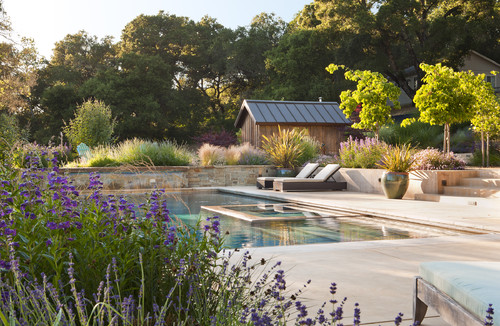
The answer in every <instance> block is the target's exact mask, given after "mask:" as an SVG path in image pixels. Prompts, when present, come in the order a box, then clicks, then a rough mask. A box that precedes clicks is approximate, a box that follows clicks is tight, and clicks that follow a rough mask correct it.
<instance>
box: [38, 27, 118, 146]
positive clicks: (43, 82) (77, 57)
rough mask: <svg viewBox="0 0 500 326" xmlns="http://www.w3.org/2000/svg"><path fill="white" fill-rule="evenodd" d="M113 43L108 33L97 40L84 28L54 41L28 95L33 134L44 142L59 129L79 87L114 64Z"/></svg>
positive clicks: (73, 105)
mask: <svg viewBox="0 0 500 326" xmlns="http://www.w3.org/2000/svg"><path fill="white" fill-rule="evenodd" d="M115 54H116V46H115V45H113V43H112V38H111V37H105V38H103V39H101V40H99V39H98V38H97V37H95V36H90V35H88V34H87V32H85V31H79V32H78V33H76V34H68V35H66V36H65V37H64V38H63V39H62V40H61V41H59V42H57V43H56V44H55V48H54V51H53V55H52V58H51V60H50V61H49V62H47V63H46V64H45V65H44V66H43V67H42V68H40V69H38V71H37V74H38V80H37V84H36V85H35V86H34V87H33V90H32V93H33V96H32V98H31V108H32V111H33V112H32V114H31V116H30V117H29V121H31V126H32V132H33V138H34V139H35V140H36V141H38V142H40V143H46V142H47V141H49V140H50V139H51V137H53V136H54V135H57V134H59V133H60V131H61V128H62V127H63V125H64V121H69V119H70V118H71V117H72V116H73V112H74V110H75V109H76V107H77V105H78V104H80V103H82V101H83V98H86V97H81V96H79V95H80V94H79V93H80V87H81V86H82V85H83V84H84V83H85V82H86V81H88V80H89V79H91V78H93V77H94V76H95V75H97V74H98V72H100V71H103V70H106V69H107V68H109V67H111V66H113V65H114V64H115V62H114V57H115Z"/></svg>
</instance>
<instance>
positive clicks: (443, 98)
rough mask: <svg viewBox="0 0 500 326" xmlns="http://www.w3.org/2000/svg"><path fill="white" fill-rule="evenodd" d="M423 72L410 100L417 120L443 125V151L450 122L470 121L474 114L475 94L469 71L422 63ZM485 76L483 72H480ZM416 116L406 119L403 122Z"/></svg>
mask: <svg viewBox="0 0 500 326" xmlns="http://www.w3.org/2000/svg"><path fill="white" fill-rule="evenodd" d="M420 68H421V69H422V70H423V71H424V72H425V73H426V74H425V76H424V78H423V82H424V84H423V85H422V86H421V87H420V88H419V89H418V91H417V93H416V95H415V97H414V98H413V102H414V103H415V106H416V107H417V108H418V110H419V111H420V117H419V118H418V120H419V121H422V122H426V123H429V124H431V125H444V140H443V151H444V152H446V153H449V152H450V125H452V124H454V123H461V122H465V121H469V120H470V119H471V118H472V117H473V114H474V110H473V109H474V107H475V106H476V105H477V101H478V98H477V97H476V96H475V94H474V91H475V87H474V81H475V79H476V78H477V76H475V75H474V73H472V72H471V71H468V72H465V71H459V72H456V71H454V70H453V69H452V68H450V67H446V66H443V65H441V64H440V63H438V64H436V65H429V64H424V63H422V64H421V65H420ZM483 78H484V76H483ZM414 120H415V119H405V120H404V121H403V123H402V125H403V126H405V125H407V124H409V123H411V122H413V121H414Z"/></svg>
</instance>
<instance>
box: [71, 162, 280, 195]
mask: <svg viewBox="0 0 500 326" xmlns="http://www.w3.org/2000/svg"><path fill="white" fill-rule="evenodd" d="M61 172H62V173H64V175H66V176H68V177H70V178H71V179H72V180H73V182H74V184H75V186H76V187H77V188H78V189H85V188H86V187H87V186H88V183H89V173H91V172H95V173H99V174H100V176H101V181H102V182H103V187H104V189H108V190H115V189H150V188H155V187H157V188H168V189H172V188H196V187H224V186H236V185H255V182H256V179H257V177H260V176H273V175H275V174H276V169H275V168H274V167H273V166H268V165H225V166H208V167H204V166H203V167H202V166H166V167H118V168H71V169H69V168H68V169H61Z"/></svg>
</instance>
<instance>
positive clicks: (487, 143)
mask: <svg viewBox="0 0 500 326" xmlns="http://www.w3.org/2000/svg"><path fill="white" fill-rule="evenodd" d="M486 167H490V133H488V132H487V133H486Z"/></svg>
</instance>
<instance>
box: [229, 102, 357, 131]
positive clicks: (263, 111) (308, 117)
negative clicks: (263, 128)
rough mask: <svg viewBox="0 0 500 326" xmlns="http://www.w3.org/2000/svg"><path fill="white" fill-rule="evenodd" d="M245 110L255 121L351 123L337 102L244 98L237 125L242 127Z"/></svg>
mask: <svg viewBox="0 0 500 326" xmlns="http://www.w3.org/2000/svg"><path fill="white" fill-rule="evenodd" d="M245 111H248V112H247V113H248V114H249V115H250V116H251V117H253V119H254V120H255V123H305V124H315V123H318V124H319V123H328V124H350V123H351V121H350V120H349V119H346V118H345V116H344V114H343V112H342V111H341V110H340V107H339V104H338V103H337V102H307V101H263V100H244V101H243V104H242V106H241V109H240V113H239V114H238V117H237V118H236V122H235V126H237V127H241V124H242V123H243V120H244V117H245V116H246V115H245V114H244V112H245Z"/></svg>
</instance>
